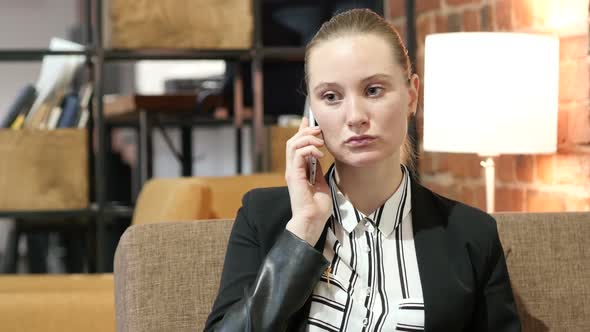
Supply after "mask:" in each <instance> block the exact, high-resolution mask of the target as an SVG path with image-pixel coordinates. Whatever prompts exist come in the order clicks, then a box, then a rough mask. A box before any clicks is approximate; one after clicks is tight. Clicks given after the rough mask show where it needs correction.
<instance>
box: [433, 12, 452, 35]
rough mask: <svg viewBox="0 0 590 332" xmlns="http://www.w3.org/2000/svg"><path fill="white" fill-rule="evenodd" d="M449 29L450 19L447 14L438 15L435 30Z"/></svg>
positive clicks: (445, 30) (443, 30) (444, 30)
mask: <svg viewBox="0 0 590 332" xmlns="http://www.w3.org/2000/svg"><path fill="white" fill-rule="evenodd" d="M447 31H449V20H448V17H447V15H444V14H443V15H436V22H435V32H439V33H440V32H447Z"/></svg>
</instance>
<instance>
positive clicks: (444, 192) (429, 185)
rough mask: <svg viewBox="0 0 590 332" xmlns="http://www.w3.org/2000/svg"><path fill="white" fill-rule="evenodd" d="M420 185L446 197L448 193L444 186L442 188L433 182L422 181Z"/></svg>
mask: <svg viewBox="0 0 590 332" xmlns="http://www.w3.org/2000/svg"><path fill="white" fill-rule="evenodd" d="M422 185H424V186H425V187H426V188H428V189H430V190H432V191H434V192H435V193H437V194H440V195H443V196H446V195H447V192H449V190H448V188H447V187H446V186H442V185H440V184H438V183H436V182H434V181H427V180H425V181H422Z"/></svg>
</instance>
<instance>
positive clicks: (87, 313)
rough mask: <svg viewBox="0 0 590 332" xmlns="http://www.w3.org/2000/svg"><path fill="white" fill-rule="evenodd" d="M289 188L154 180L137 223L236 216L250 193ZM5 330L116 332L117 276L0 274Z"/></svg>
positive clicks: (255, 182) (227, 180)
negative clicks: (115, 282) (245, 197)
mask: <svg viewBox="0 0 590 332" xmlns="http://www.w3.org/2000/svg"><path fill="white" fill-rule="evenodd" d="M284 184H285V180H284V176H283V175H282V174H276V173H271V174H251V175H239V176H219V177H186V178H172V179H163V178H157V179H152V180H150V181H148V182H146V184H145V185H144V187H143V188H142V191H141V193H140V196H139V198H138V201H137V204H136V208H135V211H134V214H133V221H132V224H133V225H143V224H150V223H154V222H162V221H166V222H174V221H192V220H199V219H207V218H233V217H234V216H235V214H236V212H237V210H238V208H239V207H240V205H241V197H242V196H243V195H244V194H245V193H246V192H247V191H248V190H250V189H252V188H256V187H265V186H282V185H284ZM0 331H18V332H29V331H30V332H33V331H44V332H53V331H60V332H70V331H71V332H74V331H76V332H77V331H84V332H94V331H96V332H99V331H100V332H109V331H113V332H114V331H115V296H114V281H113V275H112V274H101V275H88V274H78V275H0ZM164 331H166V330H164ZM170 331H173V330H170Z"/></svg>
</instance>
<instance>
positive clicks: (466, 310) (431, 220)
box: [205, 182, 520, 332]
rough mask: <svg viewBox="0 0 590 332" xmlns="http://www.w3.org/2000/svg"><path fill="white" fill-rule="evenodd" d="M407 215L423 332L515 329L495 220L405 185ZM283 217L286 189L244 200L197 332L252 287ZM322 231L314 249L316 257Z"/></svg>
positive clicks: (303, 312) (287, 211) (295, 320)
mask: <svg viewBox="0 0 590 332" xmlns="http://www.w3.org/2000/svg"><path fill="white" fill-rule="evenodd" d="M411 213H412V223H413V229H414V243H415V246H416V255H417V260H418V268H419V272H420V279H421V283H422V293H423V297H424V307H425V331H444V332H451V331H478V332H481V331H494V332H498V331H520V322H519V318H518V314H517V310H516V306H515V303H514V297H513V294H512V289H511V286H510V279H509V276H508V271H507V268H506V261H505V258H504V253H503V250H502V246H501V244H500V240H499V237H498V232H497V228H496V222H495V220H494V219H493V218H492V217H491V216H490V215H488V214H487V213H485V212H482V211H480V210H478V209H475V208H472V207H469V206H467V205H464V204H462V203H459V202H456V201H453V200H450V199H447V198H444V197H442V196H439V195H437V194H435V193H433V192H432V191H430V190H428V189H426V188H425V187H423V186H421V185H419V184H417V183H416V182H412V210H411ZM290 218H291V207H290V202H289V193H288V191H287V188H286V187H279V188H264V189H256V190H253V191H251V192H249V193H248V194H246V195H245V196H244V198H243V206H242V207H241V208H240V210H239V211H238V215H237V218H236V221H235V224H234V226H233V230H232V232H231V236H230V240H229V244H228V249H227V253H226V260H225V265H224V269H223V270H224V271H223V273H222V277H221V285H220V289H219V294H218V296H217V299H216V300H215V303H214V305H213V309H212V312H211V314H210V316H209V319H208V320H207V324H206V328H205V331H212V330H214V325H215V323H217V322H219V321H220V320H221V319H222V318H223V316H224V314H225V313H226V311H227V310H228V309H229V308H230V307H231V306H232V305H233V304H236V303H237V302H239V301H240V299H242V298H243V297H244V296H245V295H244V294H245V290H246V289H248V288H250V287H253V284H254V282H255V281H256V277H257V275H258V272H259V269H261V265H262V264H263V263H264V260H265V257H266V255H267V254H268V253H269V251H270V250H271V248H272V247H273V245H274V244H275V242H276V241H277V239H278V238H279V236H280V235H281V234H282V233H284V232H285V226H286V224H287V222H288V221H289V220H290ZM325 233H326V230H324V234H323V235H322V237H321V238H320V240H319V241H318V243H317V245H316V246H315V248H316V249H317V250H319V252H322V250H323V247H324V241H325ZM292 259H293V260H296V259H297V257H293V258H292ZM392 264H393V263H392ZM271 295H272V294H271ZM310 303H311V301H309V300H308V301H307V302H306V304H305V305H304V306H303V307H302V308H301V309H299V310H298V311H297V312H296V313H295V314H294V315H293V316H292V317H291V319H290V320H289V323H288V324H287V329H286V330H287V331H300V330H301V329H302V328H303V327H304V326H305V324H304V323H305V322H306V320H307V315H308V313H309V307H310ZM236 305H237V304H236Z"/></svg>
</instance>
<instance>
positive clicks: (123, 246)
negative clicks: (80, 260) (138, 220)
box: [115, 213, 590, 332]
mask: <svg viewBox="0 0 590 332" xmlns="http://www.w3.org/2000/svg"><path fill="white" fill-rule="evenodd" d="M496 218H497V220H498V229H499V231H500V237H501V239H502V242H503V244H504V249H505V251H506V252H507V256H508V259H507V262H508V268H509V270H510V275H511V278H512V281H513V284H514V289H515V293H516V296H517V303H518V306H519V311H520V312H521V317H522V319H523V324H524V330H523V331H531V332H532V331H535V332H537V331H585V330H588V326H590V302H589V301H590V300H589V299H590V264H589V263H588V262H590V246H588V245H587V240H586V239H588V238H590V213H554V214H524V213H523V214H518V213H517V214H499V215H496ZM232 223H233V221H232V220H215V221H205V222H202V221H201V222H191V223H166V224H152V225H138V226H133V227H131V228H129V229H128V230H127V231H126V232H125V234H124V235H123V237H122V239H121V242H120V243H119V247H118V248H117V254H116V257H115V287H116V312H117V328H118V331H195V330H201V329H202V328H203V325H204V322H205V319H206V317H207V314H208V312H209V310H210V308H211V304H212V301H213V299H214V296H215V294H216V293H217V288H218V283H219V277H220V274H221V269H222V265H223V257H224V252H225V247H226V243H227V239H228V236H229V232H230V228H231V225H232Z"/></svg>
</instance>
